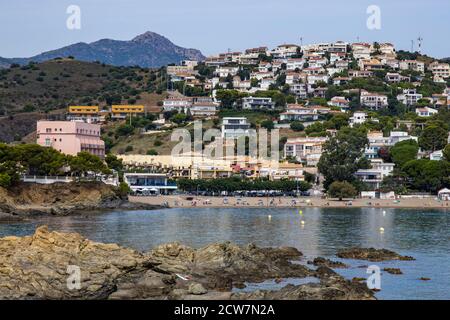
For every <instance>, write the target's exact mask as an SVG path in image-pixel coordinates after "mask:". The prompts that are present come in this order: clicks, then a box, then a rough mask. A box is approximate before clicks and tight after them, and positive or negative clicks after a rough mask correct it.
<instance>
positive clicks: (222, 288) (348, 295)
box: [0, 227, 374, 299]
mask: <svg viewBox="0 0 450 320" xmlns="http://www.w3.org/2000/svg"><path fill="white" fill-rule="evenodd" d="M300 257H301V253H300V252H299V251H298V250H297V249H294V248H279V249H277V248H259V247H256V246H255V245H248V246H244V247H241V246H237V245H234V244H231V243H228V242H227V243H217V244H211V245H209V246H206V247H204V248H201V249H193V248H189V247H186V246H183V245H181V244H178V243H172V244H166V245H162V246H159V247H157V248H155V249H154V250H152V251H151V252H148V253H140V252H137V251H134V250H131V249H126V248H122V247H120V246H118V245H116V244H102V243H96V242H93V241H90V240H87V239H85V238H83V237H82V236H81V235H79V234H75V233H59V232H50V231H49V230H48V229H47V227H40V228H38V229H37V230H36V232H35V234H34V235H32V236H26V237H21V238H19V237H6V238H2V239H0V299H373V298H374V296H373V293H372V291H370V290H368V289H367V287H365V286H364V285H363V284H360V283H354V282H351V281H347V280H345V279H344V278H343V277H341V276H340V275H338V274H337V273H335V272H334V271H333V270H331V269H329V268H327V267H319V268H318V269H317V270H311V269H308V268H307V267H305V266H302V265H300V264H297V263H292V262H291V261H290V260H291V259H299V258H300ZM77 270H79V271H80V274H79V277H78V278H77ZM286 277H297V278H304V277H315V278H317V279H318V280H319V283H308V284H304V285H301V286H292V285H288V286H286V287H285V288H283V289H282V290H279V291H255V292H250V293H235V292H233V291H232V290H231V289H232V287H234V286H235V285H242V284H243V283H247V282H258V281H264V280H268V279H279V278H286ZM77 279H79V282H77ZM78 283H79V286H78V285H76V284H78Z"/></svg>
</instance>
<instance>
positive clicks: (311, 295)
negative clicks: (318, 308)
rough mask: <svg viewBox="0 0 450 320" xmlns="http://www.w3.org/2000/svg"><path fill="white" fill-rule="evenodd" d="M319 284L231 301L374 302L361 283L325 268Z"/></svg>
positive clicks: (245, 295) (319, 274) (240, 295)
mask: <svg viewBox="0 0 450 320" xmlns="http://www.w3.org/2000/svg"><path fill="white" fill-rule="evenodd" d="M316 276H317V277H318V278H319V279H320V283H312V284H304V285H299V286H294V285H287V286H285V287H284V288H282V289H281V290H278V291H271V290H258V291H255V292H251V293H238V294H234V295H233V296H232V299H238V300H240V299H251V300H267V299H269V300H374V299H375V297H374V295H373V291H371V290H369V289H368V288H367V285H366V284H365V283H362V282H354V281H348V280H346V279H344V278H343V277H342V276H340V275H339V274H337V273H336V272H334V271H333V270H331V269H330V268H327V267H319V268H318V269H317V274H316Z"/></svg>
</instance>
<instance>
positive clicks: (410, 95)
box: [397, 89, 423, 106]
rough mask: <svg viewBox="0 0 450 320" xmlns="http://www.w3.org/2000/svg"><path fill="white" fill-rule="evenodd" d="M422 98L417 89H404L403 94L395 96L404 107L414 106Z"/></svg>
mask: <svg viewBox="0 0 450 320" xmlns="http://www.w3.org/2000/svg"><path fill="white" fill-rule="evenodd" d="M422 97H423V95H422V94H420V93H417V89H404V90H403V93H402V94H399V95H398V96H397V100H398V101H399V102H401V103H403V104H404V105H406V106H415V105H416V104H417V102H418V101H419V100H420V99H422Z"/></svg>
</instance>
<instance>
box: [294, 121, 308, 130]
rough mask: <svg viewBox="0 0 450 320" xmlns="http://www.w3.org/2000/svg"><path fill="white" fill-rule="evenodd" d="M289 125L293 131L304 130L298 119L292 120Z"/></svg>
mask: <svg viewBox="0 0 450 320" xmlns="http://www.w3.org/2000/svg"><path fill="white" fill-rule="evenodd" d="M290 127H291V129H292V130H294V131H303V130H305V126H304V125H303V123H301V122H300V121H294V122H292V123H291V125H290Z"/></svg>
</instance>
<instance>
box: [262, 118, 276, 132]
mask: <svg viewBox="0 0 450 320" xmlns="http://www.w3.org/2000/svg"><path fill="white" fill-rule="evenodd" d="M261 127H263V128H266V129H267V130H272V129H273V128H274V127H275V126H274V124H273V121H272V120H264V121H262V122H261Z"/></svg>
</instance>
